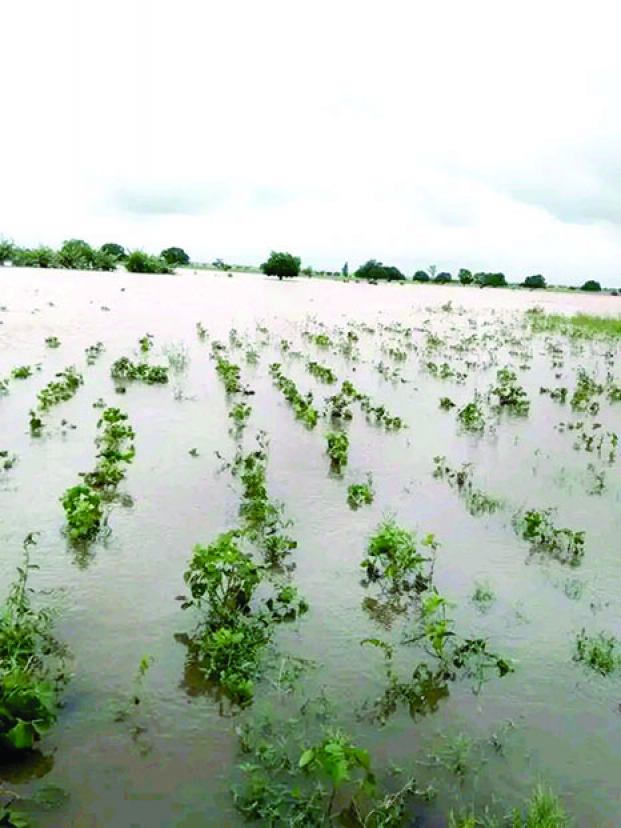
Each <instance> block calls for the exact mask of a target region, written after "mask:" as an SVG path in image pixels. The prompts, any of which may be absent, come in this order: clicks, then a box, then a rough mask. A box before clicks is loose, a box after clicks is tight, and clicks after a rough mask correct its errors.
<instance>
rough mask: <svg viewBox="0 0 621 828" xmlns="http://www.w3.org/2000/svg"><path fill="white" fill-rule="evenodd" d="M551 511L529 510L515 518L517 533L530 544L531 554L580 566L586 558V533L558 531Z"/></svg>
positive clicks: (566, 530) (568, 530) (519, 513)
mask: <svg viewBox="0 0 621 828" xmlns="http://www.w3.org/2000/svg"><path fill="white" fill-rule="evenodd" d="M552 514H553V512H552V510H551V509H540V510H537V509H529V510H527V511H525V512H518V513H517V514H516V515H515V516H514V518H513V527H514V529H515V531H516V532H517V533H518V535H520V537H522V538H523V539H524V540H527V541H529V542H530V545H531V554H542V555H546V556H549V557H551V558H555V559H556V560H557V561H559V562H560V563H563V564H569V566H579V565H580V563H581V562H582V558H583V556H584V534H585V533H584V532H575V531H572V530H571V529H558V528H557V527H556V526H555V525H554V522H553V520H552Z"/></svg>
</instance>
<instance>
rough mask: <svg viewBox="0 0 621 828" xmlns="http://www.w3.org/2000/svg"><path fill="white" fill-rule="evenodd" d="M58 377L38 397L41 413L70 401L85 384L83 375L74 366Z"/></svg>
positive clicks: (57, 375)
mask: <svg viewBox="0 0 621 828" xmlns="http://www.w3.org/2000/svg"><path fill="white" fill-rule="evenodd" d="M56 377H57V379H55V380H52V381H51V382H49V383H48V384H47V385H46V386H45V388H43V389H42V390H41V391H40V392H39V394H38V395H37V399H38V401H39V408H40V409H41V411H47V410H48V409H50V408H51V407H52V406H54V405H58V404H59V403H61V402H66V401H67V400H70V399H71V397H73V396H74V394H75V393H76V391H77V390H78V388H79V387H80V386H81V385H82V384H83V382H84V378H83V377H82V374H79V373H78V372H77V371H76V369H75V368H74V367H73V366H70V367H69V368H65V370H64V371H61V372H60V373H58V374H56Z"/></svg>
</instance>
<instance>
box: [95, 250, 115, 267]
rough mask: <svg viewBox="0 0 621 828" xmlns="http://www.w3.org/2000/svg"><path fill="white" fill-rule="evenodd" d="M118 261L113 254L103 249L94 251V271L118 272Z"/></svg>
mask: <svg viewBox="0 0 621 828" xmlns="http://www.w3.org/2000/svg"><path fill="white" fill-rule="evenodd" d="M117 262H118V259H117V257H116V256H113V255H112V254H111V253H107V252H106V251H105V250H104V249H103V248H101V247H100V248H99V250H93V262H92V265H91V266H92V268H93V270H116V265H117Z"/></svg>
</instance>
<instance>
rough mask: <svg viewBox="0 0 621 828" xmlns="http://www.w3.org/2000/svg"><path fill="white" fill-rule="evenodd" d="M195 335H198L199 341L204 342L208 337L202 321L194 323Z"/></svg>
mask: <svg viewBox="0 0 621 828" xmlns="http://www.w3.org/2000/svg"><path fill="white" fill-rule="evenodd" d="M196 335H197V336H198V338H199V339H200V341H201V342H205V341H206V340H207V339H209V331H208V329H207V328H206V327H205V326H204V325H203V324H202V322H197V323H196Z"/></svg>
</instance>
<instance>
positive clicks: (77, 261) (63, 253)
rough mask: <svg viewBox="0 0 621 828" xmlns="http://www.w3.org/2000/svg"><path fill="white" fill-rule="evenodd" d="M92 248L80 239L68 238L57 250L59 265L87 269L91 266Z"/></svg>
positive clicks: (70, 268)
mask: <svg viewBox="0 0 621 828" xmlns="http://www.w3.org/2000/svg"><path fill="white" fill-rule="evenodd" d="M94 252H95V251H94V250H93V248H92V247H91V246H90V244H87V242H85V241H82V239H69V240H68V241H64V242H63V243H62V247H61V248H60V250H59V252H58V258H59V261H60V266H61V267H64V268H67V269H68V270H88V269H89V268H90V267H92V264H93V256H94Z"/></svg>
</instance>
